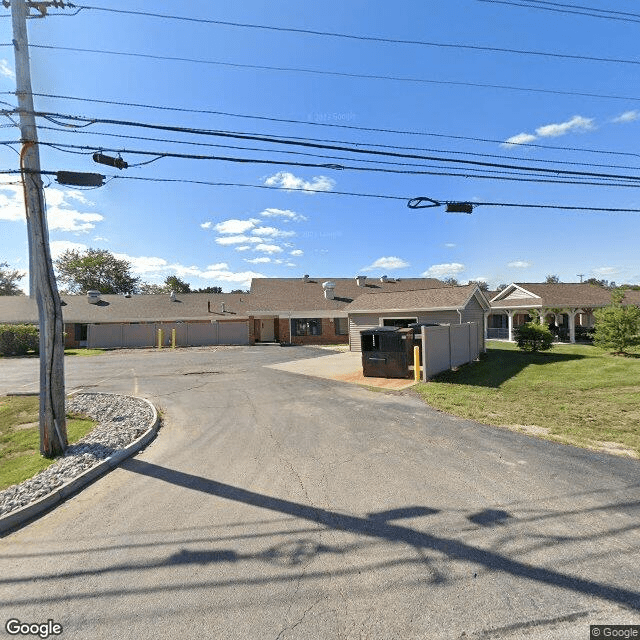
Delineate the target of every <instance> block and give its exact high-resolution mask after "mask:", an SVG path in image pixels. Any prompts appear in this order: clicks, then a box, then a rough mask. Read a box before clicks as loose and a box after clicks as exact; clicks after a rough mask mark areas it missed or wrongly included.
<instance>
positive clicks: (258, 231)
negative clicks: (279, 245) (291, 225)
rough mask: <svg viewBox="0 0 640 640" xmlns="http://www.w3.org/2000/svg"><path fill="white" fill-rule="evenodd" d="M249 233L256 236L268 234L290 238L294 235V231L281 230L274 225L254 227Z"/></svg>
mask: <svg viewBox="0 0 640 640" xmlns="http://www.w3.org/2000/svg"><path fill="white" fill-rule="evenodd" d="M251 233H253V234H254V235H256V236H268V237H270V238H290V237H291V236H295V235H296V232H295V231H282V230H281V229H276V228H275V227H256V228H255V229H252V230H251Z"/></svg>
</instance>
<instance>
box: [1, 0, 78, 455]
mask: <svg viewBox="0 0 640 640" xmlns="http://www.w3.org/2000/svg"><path fill="white" fill-rule="evenodd" d="M38 5H42V7H43V8H40V6H38ZM48 5H53V6H57V2H56V3H54V2H38V3H35V2H30V1H29V0H11V17H12V22H13V48H14V53H15V60H16V96H17V98H18V107H19V113H20V133H21V138H22V150H21V153H20V171H21V173H22V183H23V186H24V201H25V208H26V214H27V233H28V235H29V270H30V273H29V281H30V287H29V295H30V296H31V297H32V298H33V296H34V293H35V296H36V300H37V302H38V316H39V321H40V453H41V454H42V455H43V456H46V457H48V458H51V457H54V456H56V455H60V454H62V453H64V450H65V449H66V447H67V427H66V419H65V406H64V402H65V390H64V342H63V330H64V329H63V328H64V325H63V322H62V306H61V304H60V296H59V294H58V287H57V285H56V279H55V276H54V273H53V263H52V261H51V251H50V249H49V230H48V227H47V220H46V212H45V204H44V188H43V185H42V178H41V177H40V153H39V151H38V133H37V129H36V119H35V115H34V108H33V94H32V91H31V71H30V68H29V41H28V38H27V15H28V13H29V10H30V8H31V7H35V8H37V9H38V10H39V11H40V13H41V14H42V17H44V15H45V14H46V7H47V6H48Z"/></svg>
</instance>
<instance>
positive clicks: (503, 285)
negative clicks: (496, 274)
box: [497, 282, 509, 291]
mask: <svg viewBox="0 0 640 640" xmlns="http://www.w3.org/2000/svg"><path fill="white" fill-rule="evenodd" d="M508 286H509V285H508V284H505V283H504V282H501V283H500V284H499V285H498V289H497V291H504V290H505V289H506V288H507V287H508Z"/></svg>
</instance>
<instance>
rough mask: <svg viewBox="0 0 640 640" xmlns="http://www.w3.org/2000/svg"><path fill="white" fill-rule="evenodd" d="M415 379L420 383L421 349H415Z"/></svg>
mask: <svg viewBox="0 0 640 640" xmlns="http://www.w3.org/2000/svg"><path fill="white" fill-rule="evenodd" d="M413 379H414V380H415V381H416V382H420V347H418V346H415V347H413Z"/></svg>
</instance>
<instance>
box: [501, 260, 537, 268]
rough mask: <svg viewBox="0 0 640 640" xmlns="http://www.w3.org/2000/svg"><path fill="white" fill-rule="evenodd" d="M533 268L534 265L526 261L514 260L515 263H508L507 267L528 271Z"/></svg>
mask: <svg viewBox="0 0 640 640" xmlns="http://www.w3.org/2000/svg"><path fill="white" fill-rule="evenodd" d="M531 266H533V264H532V263H531V262H527V261H526V260H514V261H513V262H509V263H507V267H512V268H513V269H528V268H529V267H531Z"/></svg>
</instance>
